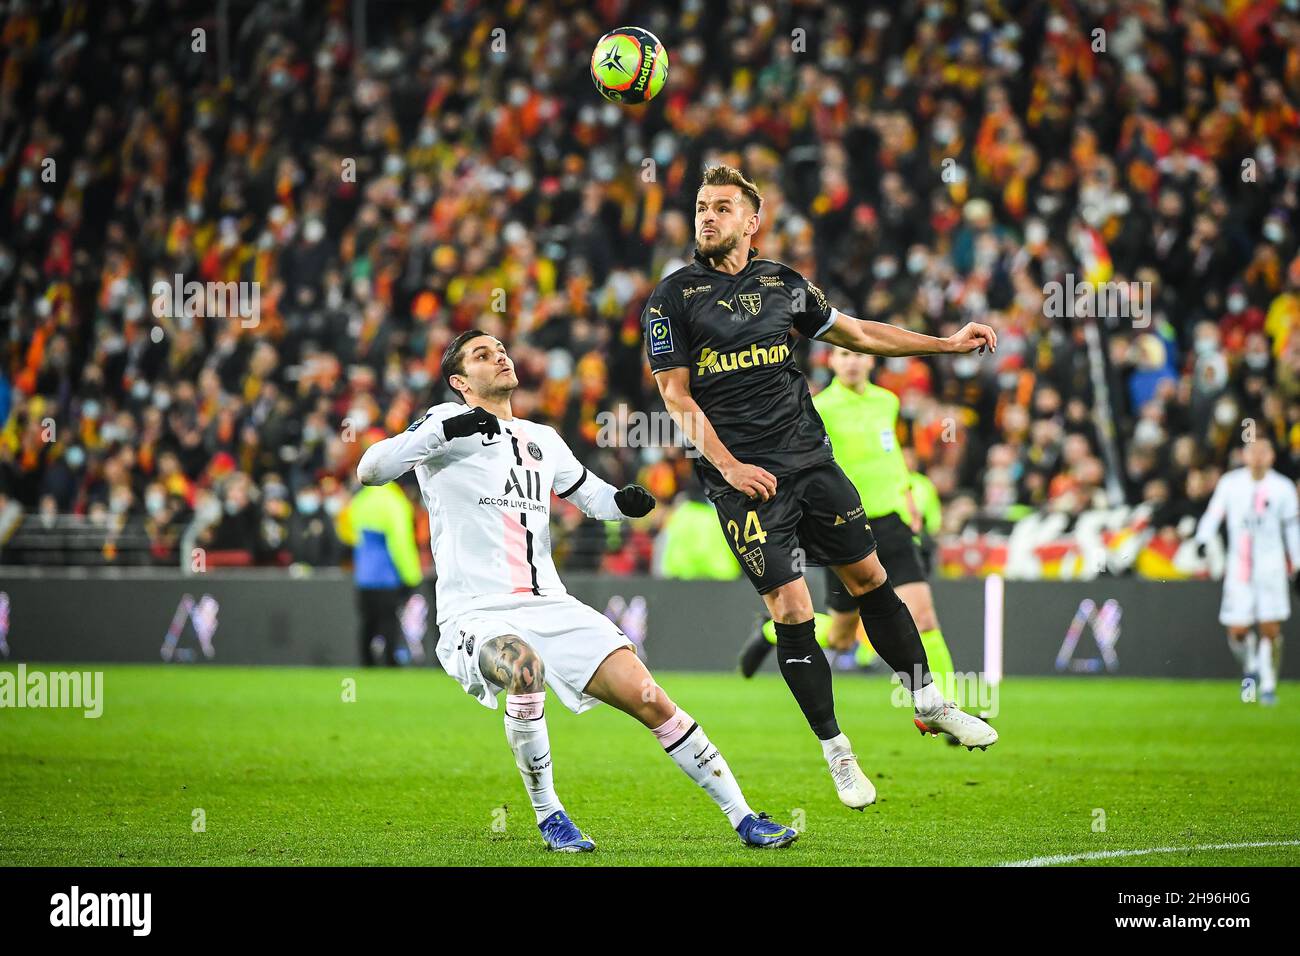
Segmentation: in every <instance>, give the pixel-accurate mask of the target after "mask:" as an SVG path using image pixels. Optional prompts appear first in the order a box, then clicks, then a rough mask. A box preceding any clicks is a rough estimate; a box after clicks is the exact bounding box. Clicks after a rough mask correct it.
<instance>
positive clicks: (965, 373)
mask: <svg viewBox="0 0 1300 956" xmlns="http://www.w3.org/2000/svg"><path fill="white" fill-rule="evenodd" d="M979 368H980V363H979V359H974V358H971V357H970V356H969V355H963V356H962V357H961V358H955V359H953V360H952V373H953V374H954V375H956V376H957V377H958V378H970V377H972V376H973V375H974V374H975V373H976V372H978V371H979Z"/></svg>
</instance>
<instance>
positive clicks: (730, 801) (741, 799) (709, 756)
mask: <svg viewBox="0 0 1300 956" xmlns="http://www.w3.org/2000/svg"><path fill="white" fill-rule="evenodd" d="M651 733H653V734H654V735H655V737H656V738H658V740H659V743H660V744H662V745H663V748H664V750H665V751H667V753H668V756H670V757H672V758H673V762H674V763H676V764H677V766H679V767H681V768H682V771H683V772H684V773H685V774H686V776H688V777H690V778H691V779H692V780H694V781H695V782H696V784H698V785H699V786H700V787H701V788H702V789H703V790H704V792H705V793H707V794H708V795H709V796H710V797H712V798H713V802H714V803H716V804H717V805H718V806H719V807H721V808H722V812H723V813H725V814H726V815H727V819H728V820H730V821H731V826H732V828H733V829H734V828H736V827H738V826H740V821H742V820H744V819H745V817H747V816H749V815H750V814H751V813H753V812H754V811H753V810H751V809H750V808H749V804H748V803H746V802H745V795H744V794H743V793H741V791H740V784H738V783H737V782H736V778H735V777H734V776H732V773H731V768H730V767H729V766H727V761H726V760H724V759H723V757H722V753H721V751H719V750H718V748H717V747H715V746H713V744H712V743H711V742H710V741H709V738H708V737H706V736H705V734H704V730H703V728H701V727H700V725H699V724H697V723H696V722H695V720H694V718H692V717H691V715H690V714H688V713H686V711H684V710H682V709H681V708H680V707H678V708H677V713H675V714H673V716H672V717H670V718H669V719H668V720H667V721H665V722H664V723H663V724H662V725H660V726H658V727H656V728H654V729H653V730H652V731H651Z"/></svg>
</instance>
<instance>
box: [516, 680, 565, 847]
mask: <svg viewBox="0 0 1300 956" xmlns="http://www.w3.org/2000/svg"><path fill="white" fill-rule="evenodd" d="M545 702H546V694H545V692H543V693H540V694H507V695H506V741H507V742H508V743H509V744H510V749H511V750H512V751H514V755H515V766H516V767H518V768H519V775H520V776H521V777H523V779H524V789H525V790H527V791H528V799H529V800H531V801H532V804H533V812H534V813H536V814H537V822H538V823H541V822H542V821H543V820H545V819H546V818H547V817H549V816H550V815H551V814H552V813H554V812H555V811H556V810H563V809H564V804H562V803H560V798H559V797H557V796H556V795H555V781H554V777H553V775H552V772H551V738H550V736H549V735H548V734H547V732H546V717H545V715H544V712H543V705H544V704H545Z"/></svg>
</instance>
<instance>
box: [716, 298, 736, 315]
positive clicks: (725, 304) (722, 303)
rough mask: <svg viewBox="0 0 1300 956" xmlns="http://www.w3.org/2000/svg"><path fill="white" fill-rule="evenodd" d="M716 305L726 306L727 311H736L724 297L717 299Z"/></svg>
mask: <svg viewBox="0 0 1300 956" xmlns="http://www.w3.org/2000/svg"><path fill="white" fill-rule="evenodd" d="M718 305H722V306H726V308H727V311H728V312H735V311H736V309H735V307H734V306H733V305H732V304H731V303H730V302H728V301H727V300H726V299H719V300H718Z"/></svg>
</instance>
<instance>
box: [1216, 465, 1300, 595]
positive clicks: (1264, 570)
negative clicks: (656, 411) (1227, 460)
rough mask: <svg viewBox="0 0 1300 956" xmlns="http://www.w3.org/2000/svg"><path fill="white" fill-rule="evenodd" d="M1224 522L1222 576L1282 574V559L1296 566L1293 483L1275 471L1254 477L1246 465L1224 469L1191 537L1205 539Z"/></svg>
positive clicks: (1298, 513) (1298, 516)
mask: <svg viewBox="0 0 1300 956" xmlns="http://www.w3.org/2000/svg"><path fill="white" fill-rule="evenodd" d="M1224 520H1226V521H1227V523H1228V553H1227V565H1226V568H1225V571H1224V575H1223V577H1224V581H1225V582H1232V581H1240V582H1245V581H1252V580H1259V579H1261V578H1267V577H1274V576H1277V575H1281V576H1282V577H1286V573H1287V568H1286V559H1287V556H1288V555H1290V557H1291V564H1292V566H1293V567H1295V568H1300V524H1298V523H1297V522H1298V521H1300V502H1298V501H1297V497H1296V486H1295V484H1294V483H1292V482H1291V480H1290V479H1288V478H1286V477H1285V476H1283V475H1281V474H1279V473H1278V472H1276V471H1269V472H1268V473H1267V474H1266V475H1265V476H1264V477H1263V478H1262V479H1260V480H1259V481H1256V480H1255V479H1254V478H1252V477H1251V474H1250V469H1248V468H1235V469H1233V470H1232V471H1229V472H1227V473H1226V474H1225V475H1224V476H1223V477H1222V478H1220V479H1219V483H1218V484H1217V485H1215V487H1214V494H1213V495H1212V496H1211V497H1210V504H1209V506H1208V507H1207V508H1206V509H1205V514H1203V515H1201V520H1200V522H1199V523H1198V524H1197V526H1196V540H1197V541H1202V542H1208V541H1209V540H1210V539H1211V538H1213V537H1214V536H1215V535H1216V534H1218V532H1219V525H1220V524H1221V523H1222V522H1223V521H1224Z"/></svg>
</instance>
